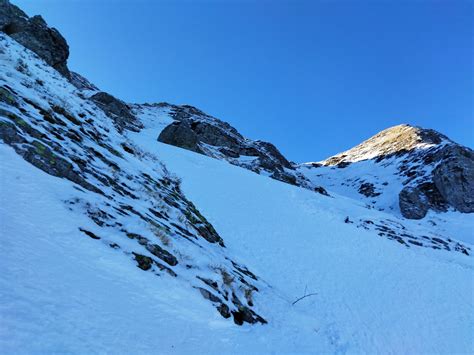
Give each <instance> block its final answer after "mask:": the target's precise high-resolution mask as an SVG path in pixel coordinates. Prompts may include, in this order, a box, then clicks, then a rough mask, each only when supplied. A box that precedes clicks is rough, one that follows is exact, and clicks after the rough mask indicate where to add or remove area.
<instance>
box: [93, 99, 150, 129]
mask: <svg viewBox="0 0 474 355" xmlns="http://www.w3.org/2000/svg"><path fill="white" fill-rule="evenodd" d="M91 99H92V101H94V102H95V103H96V104H97V106H99V107H100V108H101V109H102V110H103V111H104V113H105V114H106V115H107V116H109V117H110V118H111V119H112V121H113V122H114V124H115V126H116V127H117V129H118V130H119V131H120V132H123V130H125V129H127V130H130V131H134V132H138V131H139V130H140V129H141V128H143V125H142V124H141V122H140V121H139V120H138V119H137V118H136V117H135V116H134V115H133V114H132V112H131V111H130V107H129V106H128V105H127V104H126V103H125V102H123V101H122V100H119V99H117V98H115V97H113V96H112V95H110V94H108V93H106V92H98V93H97V94H95V95H93V96H92V97H91Z"/></svg>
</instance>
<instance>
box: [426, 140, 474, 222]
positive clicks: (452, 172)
mask: <svg viewBox="0 0 474 355" xmlns="http://www.w3.org/2000/svg"><path fill="white" fill-rule="evenodd" d="M433 182H434V184H435V186H436V188H437V189H438V191H439V192H440V194H441V195H442V196H443V198H444V199H445V200H446V202H447V203H449V204H450V205H451V206H453V207H454V208H455V209H457V210H458V211H461V212H465V213H472V212H474V152H473V151H472V150H470V149H468V148H465V147H461V146H458V145H454V146H449V147H446V148H445V149H444V150H443V159H442V160H441V162H440V163H439V164H438V166H437V167H436V168H435V169H434V170H433Z"/></svg>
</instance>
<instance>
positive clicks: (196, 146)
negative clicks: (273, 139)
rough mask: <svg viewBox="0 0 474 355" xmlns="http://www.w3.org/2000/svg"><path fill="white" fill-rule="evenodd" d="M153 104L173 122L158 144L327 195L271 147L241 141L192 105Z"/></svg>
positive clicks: (243, 138) (234, 130) (232, 130)
mask: <svg viewBox="0 0 474 355" xmlns="http://www.w3.org/2000/svg"><path fill="white" fill-rule="evenodd" d="M156 105H157V106H159V107H166V108H167V109H168V112H169V116H170V117H172V119H173V122H172V123H171V124H170V125H168V126H167V127H165V128H164V129H163V131H162V132H161V133H160V135H159V136H158V141H160V142H163V143H166V144H171V145H174V146H177V147H181V148H184V149H188V150H191V151H193V152H196V153H200V154H204V155H207V156H210V157H212V158H216V159H220V160H225V161H227V162H229V163H231V164H233V165H237V166H240V167H242V168H245V169H249V170H251V171H253V172H255V173H257V174H262V175H267V176H269V177H271V178H272V179H276V180H279V181H282V182H285V183H288V184H291V185H295V186H300V187H303V188H307V189H310V190H313V191H315V192H318V193H321V194H324V195H328V193H327V192H326V190H325V189H324V188H323V187H321V186H317V185H313V184H312V183H311V182H310V181H309V180H308V179H306V178H305V177H304V175H302V174H300V173H298V171H297V170H296V168H295V167H296V165H295V164H294V163H292V162H290V161H288V160H287V159H286V158H285V157H284V156H283V155H282V154H281V153H280V151H279V150H278V149H277V148H276V147H275V146H274V145H273V144H271V143H268V142H264V141H260V140H251V139H248V138H245V137H243V136H242V135H241V134H240V133H239V132H238V131H237V130H236V129H235V128H234V127H232V126H231V125H230V124H228V123H227V122H224V121H221V120H219V119H217V118H215V117H212V116H210V115H208V114H206V113H204V112H202V111H201V110H199V109H197V108H195V107H193V106H189V105H181V106H179V105H170V104H168V103H161V104H156Z"/></svg>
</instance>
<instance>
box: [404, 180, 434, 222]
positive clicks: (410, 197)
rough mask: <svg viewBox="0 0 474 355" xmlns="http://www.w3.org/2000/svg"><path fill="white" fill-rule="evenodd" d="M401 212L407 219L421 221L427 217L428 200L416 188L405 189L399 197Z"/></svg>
mask: <svg viewBox="0 0 474 355" xmlns="http://www.w3.org/2000/svg"><path fill="white" fill-rule="evenodd" d="M399 204H400V211H402V214H403V215H404V216H405V217H406V218H410V219H421V218H423V217H425V216H426V213H427V212H428V209H429V205H428V199H427V198H426V196H425V195H424V194H423V193H422V192H421V191H420V189H418V188H416V187H405V188H404V189H403V190H402V191H401V192H400V195H399Z"/></svg>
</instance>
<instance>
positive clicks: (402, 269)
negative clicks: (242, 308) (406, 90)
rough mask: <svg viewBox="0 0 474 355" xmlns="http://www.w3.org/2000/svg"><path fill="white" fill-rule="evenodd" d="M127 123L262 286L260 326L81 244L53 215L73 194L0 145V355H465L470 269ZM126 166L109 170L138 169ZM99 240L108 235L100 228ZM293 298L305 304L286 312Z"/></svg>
mask: <svg viewBox="0 0 474 355" xmlns="http://www.w3.org/2000/svg"><path fill="white" fill-rule="evenodd" d="M16 46H17V45H15V44H14V42H11V48H10V50H11V51H14V50H15V51H18V50H21V48H17V47H16ZM18 53H19V52H18ZM25 53H26V54H25V55H26V56H27V58H29V59H30V60H31V61H32V62H28V63H29V67H30V70H31V71H32V73H33V74H31V75H37V76H40V75H44V77H43V76H41V77H42V78H43V79H42V80H44V88H47V91H44V92H43V93H44V94H48V95H49V94H51V95H53V94H55V95H59V96H61V97H62V96H64V97H65V98H67V100H66V101H67V102H69V104H71V103H74V101H73V100H74V99H75V98H76V96H75V94H74V92H73V91H72V88H71V87H70V86H69V84H67V82H65V81H64V79H62V78H61V77H59V76H58V75H56V76H55V77H54V80H53V79H51V75H52V74H51V73H49V74H48V70H49V71H52V69H50V68H49V69H45V68H44V63H40V62H38V61H37V60H36V59H34V58H33V59H31V58H30V57H31V56H30V54H28V53H29V52H28V51H25ZM5 63H6V64H5ZM5 63H4V64H5V65H6V66H5V67H6V68H9V67H8V65H9V64H8V63H9V61H8V60H7V61H5ZM50 74H51V75H50ZM53 74H54V73H53ZM12 75H13V74H12ZM15 75H19V74H18V73H17V74H15ZM31 75H30V76H31ZM5 80H8V82H12V83H13V84H15V83H17V84H18V88H16V89H18V90H20V91H21V92H22V93H23V95H24V96H28V97H30V98H31V97H32V96H31V95H34V94H35V92H34V91H33V90H34V89H33V88H32V86H31V85H29V86H28V85H27V86H24V85H22V83H21V81H20V80H17V81H15V80H14V79H12V77H10V76H9V77H8V78H5ZM25 80H26V79H25ZM41 87H43V86H41ZM38 90H39V89H38ZM41 90H43V89H41ZM29 94H31V95H29ZM53 96H54V95H53ZM33 98H35V99H37V100H39V101H41V100H43V98H42V97H41V95H37V97H36V96H33ZM77 100H79V99H77ZM81 102H82V101H81ZM83 103H84V104H87V105H91V104H90V103H88V102H83ZM94 110H95V109H94ZM163 115H165V112H163ZM94 117H95V121H94V123H95V124H96V125H99V124H102V123H103V124H106V123H109V122H108V121H107V118H106V117H105V116H104V115H103V114H102V113H100V112H98V111H97V115H95V116H94ZM140 118H141V119H142V120H143V121H144V123H145V124H146V125H145V126H146V127H147V128H146V129H144V130H143V131H142V132H140V133H129V134H128V135H129V138H130V139H133V140H134V142H135V144H136V145H138V146H140V147H142V148H143V150H144V151H146V152H148V153H151V154H156V155H157V156H158V158H159V159H161V160H163V161H165V162H166V164H167V165H168V167H169V168H170V170H172V171H173V172H174V173H176V174H177V175H178V176H180V177H182V178H183V188H184V190H185V192H186V195H187V196H189V197H190V198H191V199H192V201H193V202H195V203H196V205H197V207H198V208H199V209H200V210H201V211H202V212H203V213H204V215H205V216H206V217H208V218H209V220H210V221H211V222H212V223H213V225H214V226H215V227H216V229H217V231H218V232H219V234H220V235H221V236H222V238H223V239H224V241H225V243H226V245H227V249H226V252H228V254H229V255H232V256H236V257H237V259H238V260H239V261H242V262H245V264H246V266H248V267H249V268H250V269H251V270H252V271H254V272H255V273H256V274H257V276H259V277H260V278H261V279H262V280H263V281H264V282H262V284H263V287H261V288H260V291H259V292H258V293H255V295H254V296H255V304H257V305H259V313H261V314H262V316H263V317H265V319H266V320H267V321H268V324H266V325H248V324H246V325H244V326H242V327H239V326H236V325H235V324H234V323H233V322H232V320H226V319H223V318H222V317H221V316H220V315H219V313H218V312H217V311H216V309H215V308H214V307H213V306H212V305H211V304H210V303H209V302H208V301H206V300H204V299H203V298H202V297H201V295H199V292H197V291H196V290H194V289H192V288H191V287H188V286H186V285H185V283H183V282H182V279H181V280H180V277H177V278H171V277H165V276H163V277H157V276H156V275H154V274H153V273H150V272H143V271H142V270H140V269H139V268H137V267H136V265H135V263H134V262H133V260H132V259H131V258H128V257H123V255H122V253H118V252H117V251H115V250H114V249H112V248H109V247H108V246H106V245H105V244H102V243H98V242H97V241H95V240H93V239H90V238H89V237H87V236H85V235H84V234H82V233H81V232H80V231H79V230H78V227H79V226H83V227H86V228H87V227H90V228H92V227H93V224H92V223H93V222H92V221H91V220H90V218H87V217H86V216H85V215H81V214H80V213H77V211H70V210H69V209H68V208H67V206H66V204H65V202H64V201H67V200H70V199H71V198H72V197H74V196H77V194H78V193H79V192H78V190H77V189H75V188H74V184H73V183H71V182H69V181H66V180H63V179H60V178H56V177H53V176H51V175H47V174H46V173H44V172H42V171H40V170H38V169H37V168H35V167H33V165H31V164H29V163H27V162H26V161H24V160H23V159H22V158H20V156H19V155H17V154H16V153H15V152H14V151H13V149H11V148H9V147H7V146H6V145H3V144H1V145H0V161H1V170H0V172H1V174H0V176H1V180H0V189H1V191H0V218H1V219H0V231H1V239H0V240H1V247H0V271H1V272H0V319H1V321H0V352H1V353H46V352H55V353H70V352H75V353H97V352H100V353H103V352H108V353H157V352H159V353H195V352H197V353H216V354H217V353H219V354H220V353H275V352H277V353H281V352H298V353H303V352H326V353H346V352H349V353H354V352H366V353H394V354H398V353H407V352H449V353H462V352H464V353H467V352H472V351H473V344H472V334H473V319H472V312H473V298H472V297H473V294H472V292H473V289H472V288H473V285H472V282H473V279H472V277H473V266H474V265H473V258H472V257H471V256H466V255H464V254H462V253H460V252H457V251H454V250H453V251H451V252H448V251H444V250H432V249H428V248H419V247H416V248H415V247H413V248H407V247H405V246H403V245H400V244H398V243H396V242H394V241H390V240H387V239H385V238H380V237H378V236H377V234H376V232H375V231H374V230H365V229H363V228H357V225H356V223H353V224H351V223H344V218H345V216H350V217H351V219H353V220H356V219H359V220H360V219H367V220H375V221H378V220H383V219H387V218H392V219H393V218H394V217H393V216H391V215H388V214H385V213H383V212H378V211H375V210H373V209H372V210H370V209H366V208H364V206H362V204H361V203H357V202H355V201H354V200H351V199H349V198H344V197H341V196H338V195H336V194H333V196H334V198H329V197H325V196H321V195H319V194H315V193H312V192H310V191H307V190H304V189H300V188H297V187H293V186H290V185H287V184H283V183H279V182H277V181H274V180H271V179H269V178H267V177H264V176H259V175H257V174H254V173H252V172H250V171H247V170H244V169H241V168H238V167H235V166H231V165H229V164H227V163H225V162H221V161H217V160H213V159H210V158H208V157H205V156H202V155H199V154H195V153H192V152H189V151H185V150H181V149H179V148H175V147H172V146H167V145H164V144H160V143H158V142H157V141H156V138H157V137H158V134H159V131H160V130H161V129H162V128H163V127H164V122H165V121H164V119H169V118H166V117H165V116H163V117H157V116H155V115H151V114H150V112H148V113H146V112H143V114H141V115H140ZM153 121H154V123H153V124H151V122H153ZM111 128H112V127H111ZM109 136H110V134H109ZM117 137H118V136H115V138H117ZM108 138H110V137H108ZM119 138H122V137H119ZM118 142H119V141H117V144H118ZM130 159H131V160H130V161H129V162H126V161H123V162H121V163H120V164H121V167H122V168H123V169H126V170H127V171H128V169H130V170H134V169H137V168H139V167H140V168H144V164H145V163H144V162H143V161H141V162H140V161H139V160H136V159H132V158H131V157H130ZM147 161H148V160H147ZM132 162H133V163H132ZM153 162H155V163H156V161H155V159H150V160H149V164H153ZM147 168H149V169H153V166H151V167H150V166H148V167H147ZM81 193H82V194H88V195H87V196H88V197H89V198H91V199H92V198H93V195H92V194H91V193H90V192H81ZM141 202H143V201H141ZM137 203H138V202H137ZM403 223H404V224H405V225H406V227H407V228H408V230H409V231H410V232H411V233H414V234H424V233H429V231H428V230H427V229H426V226H424V225H423V224H419V223H417V222H414V221H404V222H403ZM102 231H103V232H104V231H105V230H102ZM107 236H108V237H110V238H119V237H120V236H119V235H117V234H116V232H115V231H110V230H109V231H108V234H107ZM120 240H121V241H123V240H122V239H120ZM188 257H190V258H194V259H198V258H199V257H200V256H199V255H197V252H196V254H195V255H189V256H188ZM194 261H196V260H194ZM181 275H182V274H181ZM181 275H180V276H181ZM265 285H266V286H265ZM305 289H307V290H306V292H308V293H317V294H316V295H314V296H311V297H307V298H305V299H302V300H301V301H299V302H298V303H296V304H295V305H292V302H293V301H294V300H295V299H297V298H298V297H301V296H303V294H304V293H305Z"/></svg>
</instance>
